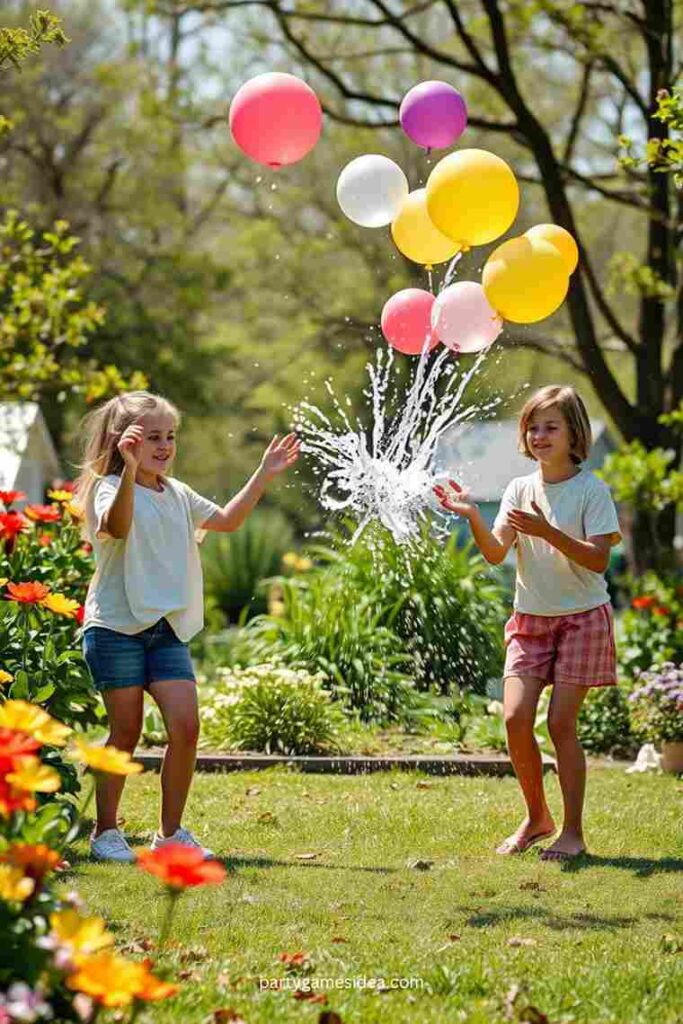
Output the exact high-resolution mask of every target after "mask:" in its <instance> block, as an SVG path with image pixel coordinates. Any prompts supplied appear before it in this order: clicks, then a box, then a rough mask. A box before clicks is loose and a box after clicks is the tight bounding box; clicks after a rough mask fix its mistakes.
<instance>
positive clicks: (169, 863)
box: [138, 843, 226, 889]
mask: <svg viewBox="0 0 683 1024" xmlns="http://www.w3.org/2000/svg"><path fill="white" fill-rule="evenodd" d="M138 865H139V866H140V867H141V868H142V870H143V871H148V872H149V874H150V875H156V876H157V878H160V879H161V881H162V882H164V883H165V885H167V886H169V888H171V889H186V888H188V886H192V885H211V884H218V883H219V882H222V881H223V879H224V878H225V876H226V870H225V868H224V867H223V865H222V864H220V863H219V862H218V861H217V860H206V859H205V858H204V854H203V853H202V851H201V850H198V849H196V848H195V847H192V846H185V845H184V844H183V843H168V844H167V845H166V846H161V847H160V848H159V849H158V850H143V851H142V853H140V854H138Z"/></svg>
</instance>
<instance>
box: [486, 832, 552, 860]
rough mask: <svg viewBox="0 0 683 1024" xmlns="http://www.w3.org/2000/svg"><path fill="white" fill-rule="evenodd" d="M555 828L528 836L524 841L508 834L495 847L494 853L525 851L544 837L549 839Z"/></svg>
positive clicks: (508, 853)
mask: <svg viewBox="0 0 683 1024" xmlns="http://www.w3.org/2000/svg"><path fill="white" fill-rule="evenodd" d="M556 831H557V829H555V828H553V829H551V830H550V831H549V832H538V833H537V834H536V835H535V836H530V837H529V839H527V840H526V842H522V840H521V839H518V838H517V836H516V835H514V836H508V838H507V839H504V840H503V842H502V843H501V844H500V846H499V847H498V848H497V849H496V853H498V854H500V855H502V856H503V855H510V854H516V853H525V852H526V850H528V849H529V847H530V846H535V845H536V843H542V842H543V840H544V839H550V838H551V836H554V835H555V833H556Z"/></svg>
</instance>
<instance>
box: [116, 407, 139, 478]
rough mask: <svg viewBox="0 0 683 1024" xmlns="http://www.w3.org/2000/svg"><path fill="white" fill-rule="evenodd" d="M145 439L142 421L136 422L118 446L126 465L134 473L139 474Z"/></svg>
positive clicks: (127, 428)
mask: <svg viewBox="0 0 683 1024" xmlns="http://www.w3.org/2000/svg"><path fill="white" fill-rule="evenodd" d="M144 439H145V428H144V427H143V425H142V422H141V421H140V420H136V421H135V423H131V425H130V426H129V427H126V429H125V430H124V432H123V433H122V434H121V437H120V438H119V443H118V444H117V446H116V447H117V448H118V450H119V452H120V454H121V458H122V459H123V461H124V464H125V465H126V466H128V467H129V469H131V470H132V471H133V473H135V472H137V468H138V465H139V464H140V447H141V445H142V442H143V441H144Z"/></svg>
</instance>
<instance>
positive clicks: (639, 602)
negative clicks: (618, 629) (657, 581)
mask: <svg viewBox="0 0 683 1024" xmlns="http://www.w3.org/2000/svg"><path fill="white" fill-rule="evenodd" d="M656 601H657V599H656V598H655V597H653V596H652V595H651V594H646V595H645V596H643V597H634V598H633V600H632V601H631V607H632V608H636V609H637V610H638V611H639V612H641V611H645V610H646V609H647V608H652V605H653V604H656Z"/></svg>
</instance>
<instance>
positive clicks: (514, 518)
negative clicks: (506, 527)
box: [508, 501, 550, 539]
mask: <svg viewBox="0 0 683 1024" xmlns="http://www.w3.org/2000/svg"><path fill="white" fill-rule="evenodd" d="M531 507H532V509H533V510H534V511H533V513H532V512H523V511H522V510H521V508H513V509H512V510H511V511H510V512H508V523H509V524H510V526H512V528H513V529H515V530H517V532H518V533H526V534H527V535H528V536H529V537H544V538H546V539H547V537H548V534H549V532H550V523H549V522H548V520H547V519H546V517H545V515H544V514H543V512H542V510H541V509H540V508H539V507H538V505H537V504H536V502H535V501H532V502H531Z"/></svg>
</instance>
